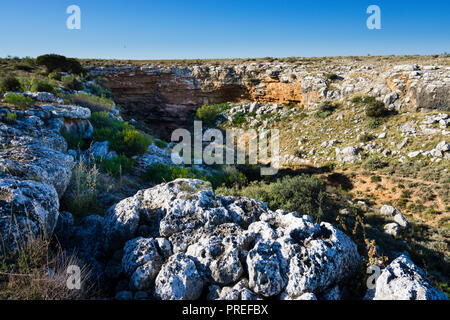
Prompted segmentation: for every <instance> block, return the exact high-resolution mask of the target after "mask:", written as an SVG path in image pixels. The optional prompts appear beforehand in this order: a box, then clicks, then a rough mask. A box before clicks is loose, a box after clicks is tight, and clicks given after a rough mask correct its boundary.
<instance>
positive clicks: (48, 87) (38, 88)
mask: <svg viewBox="0 0 450 320" xmlns="http://www.w3.org/2000/svg"><path fill="white" fill-rule="evenodd" d="M31 91H33V92H50V93H57V92H58V90H57V89H56V87H55V86H54V85H53V84H52V83H50V82H46V81H42V80H38V81H35V82H34V83H33V85H32V87H31Z"/></svg>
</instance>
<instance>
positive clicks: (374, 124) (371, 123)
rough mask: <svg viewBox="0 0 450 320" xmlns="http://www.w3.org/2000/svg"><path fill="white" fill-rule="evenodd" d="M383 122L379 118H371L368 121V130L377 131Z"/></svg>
mask: <svg viewBox="0 0 450 320" xmlns="http://www.w3.org/2000/svg"><path fill="white" fill-rule="evenodd" d="M381 123H382V122H381V121H380V119H378V118H369V119H368V120H367V128H369V129H376V128H378V127H379V126H380V125H381Z"/></svg>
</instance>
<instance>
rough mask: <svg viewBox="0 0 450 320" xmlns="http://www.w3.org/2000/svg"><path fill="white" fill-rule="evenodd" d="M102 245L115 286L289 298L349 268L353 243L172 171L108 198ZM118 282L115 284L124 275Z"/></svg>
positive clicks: (320, 289) (323, 286)
mask: <svg viewBox="0 0 450 320" xmlns="http://www.w3.org/2000/svg"><path fill="white" fill-rule="evenodd" d="M104 236H105V249H104V250H105V251H108V252H117V253H120V254H119V256H120V257H116V254H115V257H112V258H111V260H110V261H109V262H108V264H109V265H113V264H117V263H120V264H121V266H122V270H123V272H122V273H121V275H117V274H113V273H112V272H109V273H108V272H107V274H106V276H107V277H109V278H113V279H115V281H119V283H121V285H120V286H119V287H117V292H121V291H124V287H125V291H132V292H134V294H136V292H138V291H145V292H147V294H149V295H152V296H154V297H156V298H159V299H197V298H199V297H200V296H201V295H203V294H206V295H207V296H208V297H210V298H213V299H228V298H230V299H232V298H237V299H254V298H264V297H278V298H284V299H293V298H297V297H300V296H302V295H303V294H304V293H314V294H316V295H319V296H321V295H323V294H325V293H326V292H328V290H331V289H332V288H334V287H336V286H337V285H341V284H343V283H344V282H345V280H347V279H348V278H349V277H350V276H351V275H352V274H353V273H354V272H355V270H356V267H357V265H358V262H359V255H358V253H357V250H356V245H355V244H354V243H353V242H352V241H351V240H350V239H349V238H348V237H347V236H346V235H345V234H343V233H342V232H341V231H339V230H337V229H335V228H334V227H332V226H331V225H330V224H328V223H321V224H316V223H314V222H312V221H311V219H310V218H309V217H308V216H302V215H300V214H298V213H295V212H290V213H288V212H284V211H276V212H274V211H271V210H269V209H268V208H267V206H266V205H265V204H264V203H261V202H259V201H255V200H251V199H247V198H234V197H221V196H216V195H215V194H214V192H213V191H212V189H211V187H210V185H209V183H206V182H203V181H200V180H189V179H177V180H175V181H172V182H169V183H166V184H161V185H159V186H156V187H154V188H151V189H147V190H141V191H139V192H138V193H137V194H136V195H135V196H133V197H131V198H128V199H124V200H122V201H121V202H120V203H118V204H117V205H115V206H113V207H112V208H111V209H110V210H108V212H107V213H106V215H105V220H104ZM124 280H125V281H126V283H127V285H126V286H123V285H122V284H123V281H124Z"/></svg>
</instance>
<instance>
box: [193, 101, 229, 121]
mask: <svg viewBox="0 0 450 320" xmlns="http://www.w3.org/2000/svg"><path fill="white" fill-rule="evenodd" d="M224 106H225V105H224V104H214V105H208V104H204V105H203V106H201V107H200V108H198V109H197V112H196V116H197V118H198V119H199V120H201V121H202V122H203V123H204V124H205V125H206V126H213V125H214V124H215V123H216V121H217V119H219V116H220V114H221V113H222V112H223V111H224Z"/></svg>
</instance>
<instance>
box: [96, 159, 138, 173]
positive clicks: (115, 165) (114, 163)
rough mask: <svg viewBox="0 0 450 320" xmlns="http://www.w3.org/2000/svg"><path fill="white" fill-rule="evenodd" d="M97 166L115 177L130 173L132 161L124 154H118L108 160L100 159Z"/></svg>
mask: <svg viewBox="0 0 450 320" xmlns="http://www.w3.org/2000/svg"><path fill="white" fill-rule="evenodd" d="M99 166H100V170H101V171H102V172H104V173H108V174H110V175H112V176H114V177H116V178H117V177H120V176H122V174H124V173H131V172H132V171H133V166H134V161H133V160H132V159H130V158H128V157H126V156H124V155H119V156H117V157H115V158H112V159H109V160H102V161H101V162H100V164H99Z"/></svg>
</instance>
